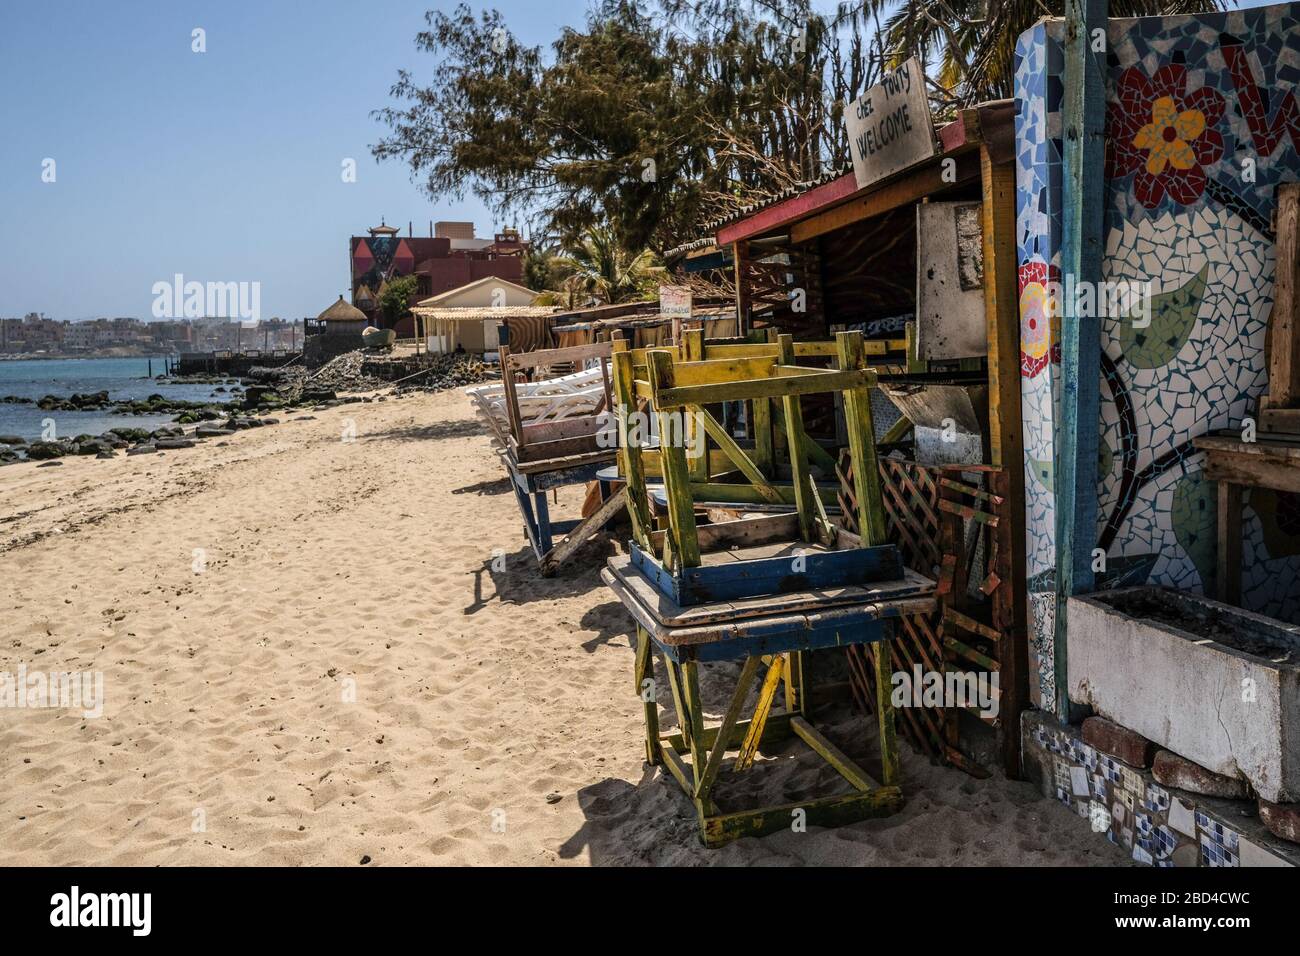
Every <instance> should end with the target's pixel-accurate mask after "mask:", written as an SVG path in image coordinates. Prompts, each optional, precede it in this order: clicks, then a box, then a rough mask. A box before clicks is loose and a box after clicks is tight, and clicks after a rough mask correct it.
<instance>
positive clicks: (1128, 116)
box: [1106, 63, 1224, 209]
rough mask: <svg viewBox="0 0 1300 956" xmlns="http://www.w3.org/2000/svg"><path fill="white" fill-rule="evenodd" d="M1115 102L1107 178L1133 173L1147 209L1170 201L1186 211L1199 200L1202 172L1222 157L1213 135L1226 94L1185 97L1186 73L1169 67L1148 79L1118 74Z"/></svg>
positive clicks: (1131, 71) (1137, 73)
mask: <svg viewBox="0 0 1300 956" xmlns="http://www.w3.org/2000/svg"><path fill="white" fill-rule="evenodd" d="M1115 92H1116V95H1117V97H1118V101H1117V102H1111V103H1110V108H1109V110H1108V115H1107V123H1106V176H1107V178H1109V179H1117V178H1119V177H1120V176H1127V175H1129V174H1130V173H1135V174H1136V175H1135V176H1134V179H1133V194H1134V195H1135V196H1136V197H1137V201H1138V202H1140V203H1141V204H1142V205H1143V206H1145V207H1146V208H1147V209H1154V208H1155V207H1156V206H1158V205H1159V204H1160V202H1161V200H1163V199H1164V198H1165V196H1168V197H1169V198H1170V199H1172V200H1173V201H1174V202H1176V203H1180V204H1181V205H1184V206H1187V205H1191V204H1192V203H1194V202H1196V201H1197V200H1199V199H1200V198H1201V193H1202V192H1204V190H1205V184H1206V176H1205V170H1204V169H1203V168H1202V167H1204V166H1208V165H1210V164H1211V163H1216V162H1218V161H1219V159H1220V158H1221V157H1222V156H1223V137H1222V136H1221V135H1220V134H1219V131H1218V130H1217V129H1215V127H1216V126H1217V125H1218V123H1219V120H1220V119H1222V118H1223V108H1224V102H1223V94H1221V93H1220V92H1219V91H1218V90H1215V89H1211V88H1210V87H1208V86H1203V87H1201V88H1200V89H1197V90H1193V91H1192V92H1190V93H1189V92H1187V68H1186V67H1185V66H1183V65H1182V64H1179V63H1171V64H1168V65H1167V66H1162V67H1161V68H1160V69H1158V70H1156V73H1155V76H1153V77H1151V78H1150V79H1147V76H1146V74H1145V73H1143V72H1142V71H1141V70H1140V69H1138V68H1137V67H1135V66H1131V67H1129V68H1128V69H1127V70H1125V71H1124V72H1123V73H1122V74H1120V78H1119V83H1118V84H1117V85H1116V90H1115Z"/></svg>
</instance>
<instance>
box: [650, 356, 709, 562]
mask: <svg viewBox="0 0 1300 956" xmlns="http://www.w3.org/2000/svg"><path fill="white" fill-rule="evenodd" d="M646 361H647V366H648V369H649V372H650V387H651V388H652V389H653V391H654V392H655V394H660V393H661V392H662V391H664V390H669V389H672V387H673V382H674V381H675V379H674V377H673V355H672V353H671V352H669V351H668V350H666V349H655V350H653V351H650V352H647V353H646ZM658 412H659V435H660V442H659V459H660V462H661V464H662V466H663V473H664V492H665V493H666V494H667V496H668V530H669V534H668V535H667V536H666V538H665V541H668V540H670V539H671V542H672V548H671V557H672V561H671V563H670V562H668V561H665V563H668V564H669V566H670V567H672V568H673V569H674V570H677V569H679V568H693V567H698V566H699V563H700V543H699V540H698V539H697V538H696V534H695V503H694V501H693V500H692V499H691V480H690V472H689V469H688V468H687V465H686V449H684V448H682V447H681V446H680V445H676V444H674V443H672V442H669V441H666V440H664V439H665V437H666V436H669V435H673V434H682V432H681V431H680V430H678V429H675V428H674V427H673V426H672V424H671V423H672V415H673V414H674V411H673V410H671V409H665V408H663V407H662V406H661V407H659V408H658ZM664 550H665V558H668V557H669V556H670V555H669V548H668V547H667V546H665V549H664Z"/></svg>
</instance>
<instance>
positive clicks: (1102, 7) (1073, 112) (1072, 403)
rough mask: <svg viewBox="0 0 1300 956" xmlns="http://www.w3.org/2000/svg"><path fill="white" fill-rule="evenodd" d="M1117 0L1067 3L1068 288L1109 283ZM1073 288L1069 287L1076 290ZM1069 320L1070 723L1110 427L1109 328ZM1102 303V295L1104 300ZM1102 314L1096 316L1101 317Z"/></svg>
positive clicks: (1059, 446)
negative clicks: (1104, 413) (1108, 78)
mask: <svg viewBox="0 0 1300 956" xmlns="http://www.w3.org/2000/svg"><path fill="white" fill-rule="evenodd" d="M1106 16H1107V0H1066V4H1065V99H1064V102H1063V104H1062V122H1063V125H1064V133H1065V155H1064V175H1063V176H1062V179H1061V185H1062V192H1063V194H1064V195H1063V198H1064V216H1063V220H1062V229H1061V272H1062V277H1063V281H1064V282H1066V283H1067V284H1068V283H1070V282H1071V281H1072V282H1073V283H1074V286H1073V288H1078V287H1079V286H1081V285H1082V284H1083V283H1091V284H1093V288H1094V289H1095V288H1096V283H1097V282H1099V281H1100V280H1101V256H1102V248H1101V238H1102V231H1103V228H1104V224H1103V221H1102V210H1103V209H1104V208H1105V205H1106V202H1105V200H1106V192H1105V190H1106V181H1105V178H1104V161H1105V134H1106V130H1105V125H1106V90H1105V87H1104V85H1103V82H1102V75H1101V71H1102V66H1103V65H1104V64H1105V62H1106V60H1105V57H1104V56H1099V55H1098V54H1096V53H1094V52H1093V51H1092V49H1091V43H1092V35H1093V31H1095V30H1101V31H1103V35H1104V31H1105V30H1106V26H1107V20H1106ZM1067 287H1069V286H1067ZM1063 298H1064V301H1063V303H1062V306H1063V307H1062V315H1061V420H1060V421H1059V422H1058V423H1057V428H1056V468H1055V474H1056V614H1055V620H1054V622H1053V634H1054V642H1053V645H1054V646H1053V661H1054V664H1055V673H1056V683H1055V691H1056V694H1055V696H1056V700H1055V701H1053V704H1054V706H1055V710H1056V714H1057V716H1058V717H1059V718H1060V719H1061V720H1062V721H1068V720H1069V719H1070V698H1069V695H1068V687H1069V682H1068V677H1067V673H1066V671H1067V668H1068V658H1067V654H1066V648H1067V636H1066V616H1067V615H1066V603H1067V601H1068V600H1069V598H1070V597H1071V596H1072V595H1075V594H1086V593H1087V592H1089V591H1091V590H1092V586H1093V576H1092V549H1093V547H1094V546H1095V544H1096V542H1097V441H1098V435H1099V432H1100V428H1099V427H1098V422H1099V421H1100V420H1101V407H1100V406H1101V374H1100V371H1099V369H1100V368H1101V321H1100V319H1099V317H1098V316H1096V315H1080V314H1079V307H1078V306H1079V303H1078V299H1077V297H1076V296H1071V295H1066V296H1064V297H1063ZM1094 299H1095V296H1094ZM1094 311H1095V310H1094Z"/></svg>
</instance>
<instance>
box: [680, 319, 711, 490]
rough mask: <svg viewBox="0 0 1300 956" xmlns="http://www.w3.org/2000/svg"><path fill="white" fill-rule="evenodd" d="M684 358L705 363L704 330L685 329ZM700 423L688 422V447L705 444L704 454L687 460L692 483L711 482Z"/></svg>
mask: <svg viewBox="0 0 1300 956" xmlns="http://www.w3.org/2000/svg"><path fill="white" fill-rule="evenodd" d="M682 357H683V358H684V359H685V360H686V361H687V362H702V361H704V330H703V329H683V330H682ZM699 427H700V426H699V423H698V422H697V421H696V419H695V418H694V417H690V418H688V419H687V420H686V437H687V445H688V447H691V448H695V447H697V443H699V442H704V454H702V455H698V456H696V457H695V458H689V459H687V465H688V466H689V469H690V473H691V480H692V481H708V480H709V454H708V443H707V442H705V441H704V438H703V437H702V436H701V437H696V434H695V432H696V429H698V428H699Z"/></svg>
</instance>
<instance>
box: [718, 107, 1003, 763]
mask: <svg viewBox="0 0 1300 956" xmlns="http://www.w3.org/2000/svg"><path fill="white" fill-rule="evenodd" d="M1012 124H1013V105H1012V103H1011V102H1010V101H1000V102H994V103H988V104H984V105H981V106H978V107H975V108H972V109H967V110H962V111H960V113H959V114H958V117H957V119H956V121H955V122H952V123H949V124H947V125H945V126H943V127H942V128H940V129H939V130H938V131H937V134H935V136H934V138H933V139H932V140H931V142H930V143H929V144H926V143H924V142H921V143H918V144H914V146H915V149H916V152H915V153H914V154H913V155H912V156H910V157H905V158H907V159H908V160H909V163H908V164H907V165H904V166H902V167H901V168H896V169H895V168H890V167H889V166H888V165H887V164H886V165H884V166H881V165H880V164H879V163H877V165H876V167H875V169H874V172H873V169H871V168H868V169H863V168H862V164H861V163H858V168H857V169H856V170H843V171H841V172H840V173H839V174H838V175H832V176H827V177H824V179H823V180H822V181H820V182H818V183H816V184H813V185H811V186H810V187H809V188H807V189H804V190H802V191H798V192H795V193H793V194H791V195H788V196H785V197H782V198H780V199H778V200H777V201H774V202H771V203H768V204H765V205H763V206H762V207H759V208H753V209H749V210H745V211H743V213H742V214H741V215H738V216H736V217H734V218H731V219H729V220H726V221H720V222H718V223H716V224H714V226H713V227H712V228H714V229H715V230H716V236H715V246H714V248H715V249H717V250H728V251H729V256H728V258H729V259H730V260H731V262H732V263H733V267H734V270H735V271H734V274H735V284H736V304H737V313H738V318H739V325H740V328H741V330H743V331H748V330H753V329H762V328H768V329H775V330H779V331H781V332H786V331H789V332H793V333H794V334H795V335H796V336H797V337H798V338H800V339H805V338H806V339H825V338H827V337H828V336H829V335H831V334H832V333H833V332H835V331H836V330H843V329H856V330H861V331H862V332H863V335H864V343H863V344H864V348H865V350H866V353H867V358H868V362H869V363H870V364H871V365H872V366H873V367H875V368H876V369H877V370H878V375H877V390H878V391H880V392H882V393H884V394H887V395H888V396H889V400H890V401H889V402H888V403H886V404H887V405H889V404H892V405H893V406H894V407H895V408H897V409H899V410H901V412H902V417H901V418H898V420H897V421H895V422H893V423H892V424H890V425H888V427H886V425H885V423H880V422H878V423H877V435H876V438H877V442H878V450H879V452H880V455H879V460H878V464H877V467H878V469H879V480H880V484H881V492H882V495H881V497H882V502H883V506H884V511H885V517H886V523H887V528H888V534H889V538H890V540H892V541H895V542H897V543H898V545H899V547H900V549H901V552H902V554H903V555H904V559H905V562H906V563H907V565H908V567H909V568H912V569H914V570H916V571H918V572H919V573H921V574H925V575H929V576H933V577H935V578H937V579H938V581H939V594H940V597H941V605H942V606H941V608H940V609H939V610H937V611H936V612H935V613H934V614H931V615H915V616H910V617H905V618H904V619H903V620H902V622H901V626H900V636H899V637H898V638H897V639H895V640H894V641H893V642H892V652H893V661H892V670H893V671H895V672H897V671H903V672H907V673H909V674H913V673H916V669H917V668H919V669H920V670H921V671H924V672H960V673H961V674H963V675H964V674H982V675H985V677H986V678H987V677H988V676H990V675H996V678H997V693H998V713H997V716H996V717H995V718H991V719H990V718H988V717H987V716H986V715H985V716H983V717H982V718H981V717H980V715H977V714H972V713H970V712H965V713H963V712H961V711H957V710H954V709H950V708H949V709H945V708H935V707H925V706H922V707H910V708H900V713H901V715H902V716H901V717H900V720H899V727H900V731H901V732H902V733H903V734H904V735H905V736H906V737H907V738H908V739H910V740H911V741H912V743H913V744H914V745H915V746H917V747H919V748H920V749H922V750H923V751H925V752H928V753H932V754H935V755H937V756H940V757H942V758H944V759H946V760H948V761H950V762H952V763H954V764H956V765H958V766H961V767H963V768H965V769H968V770H971V771H973V772H977V773H979V772H981V770H980V764H981V763H984V764H986V765H987V764H991V763H998V764H1001V765H1002V767H1003V768H1004V769H1005V771H1006V772H1007V773H1008V774H1010V775H1012V776H1016V775H1018V774H1019V771H1020V755H1019V740H1018V736H1019V732H1018V725H1019V715H1020V712H1021V710H1023V709H1024V707H1025V706H1026V702H1027V677H1026V627H1025V600H1024V587H1025V584H1024V581H1025V578H1024V518H1023V515H1024V510H1023V508H1024V504H1023V500H1024V464H1023V461H1024V459H1023V447H1022V441H1021V420H1020V341H1019V339H1020V331H1019V330H1020V321H1019V315H1018V308H1017V289H1016V272H1015V251H1016V241H1015V240H1016V237H1015V233H1014V228H1015V173H1014V170H1015V163H1014V143H1013V128H1012ZM927 132H928V131H927ZM850 133H851V135H852V130H850ZM917 157H920V158H917ZM857 159H858V155H857V152H856V151H855V160H857ZM877 174H878V175H877ZM696 254H697V255H712V254H715V253H713V252H712V251H711V250H708V249H702V250H701V251H700V252H698V253H696ZM774 257H779V259H777V261H776V263H775V265H772V264H771V260H773V258H774ZM873 407H874V408H877V409H880V407H881V404H880V396H879V395H877V396H876V397H875V399H874V400H873ZM895 415H897V413H895ZM837 477H838V483H839V484H840V486H841V488H842V494H841V496H840V497H841V498H842V499H844V504H846V505H847V506H848V507H846V508H845V509H844V517H841V519H840V521H841V523H842V524H844V525H845V526H847V527H849V528H850V529H851V530H857V529H856V528H853V521H852V514H853V513H854V508H853V504H854V501H853V497H854V482H853V478H854V476H853V475H852V474H848V473H845V469H844V468H843V467H842V466H841V467H840V469H839V471H838V476H837ZM877 646H880V645H877ZM848 654H849V657H850V662H851V665H852V667H851V673H852V675H853V684H854V689H855V693H856V695H857V696H858V698H859V700H860V701H861V702H862V703H863V705H864V706H866V707H868V708H870V707H872V706H873V701H874V700H875V688H874V675H875V673H876V672H877V670H876V668H875V666H874V665H873V664H872V663H871V662H870V661H869V660H868V659H867V654H866V653H865V652H864V651H863V650H862V649H860V648H853V649H850V650H849V651H848ZM890 669H891V668H887V669H886V670H890ZM972 720H981V721H982V722H983V723H985V724H986V725H990V726H991V727H992V729H993V731H994V734H995V738H996V741H995V744H994V747H995V750H996V752H994V748H993V747H990V746H989V742H988V740H987V739H986V738H985V735H982V734H981V733H980V732H979V731H978V730H976V729H974V728H973V727H972V725H971V721H972Z"/></svg>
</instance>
